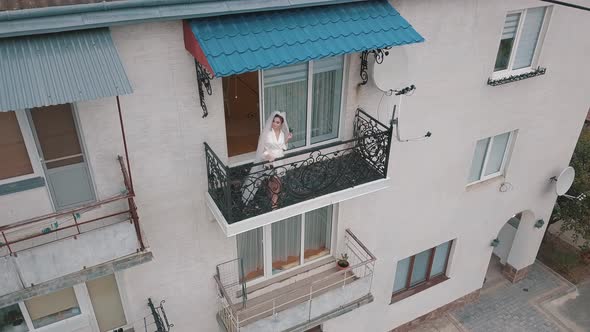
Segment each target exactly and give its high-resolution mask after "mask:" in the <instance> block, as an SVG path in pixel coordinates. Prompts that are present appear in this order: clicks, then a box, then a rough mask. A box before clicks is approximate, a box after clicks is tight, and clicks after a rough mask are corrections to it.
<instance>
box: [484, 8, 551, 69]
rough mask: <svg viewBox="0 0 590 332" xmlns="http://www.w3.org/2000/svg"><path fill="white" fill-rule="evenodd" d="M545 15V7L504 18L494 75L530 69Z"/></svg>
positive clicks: (536, 51) (546, 13)
mask: <svg viewBox="0 0 590 332" xmlns="http://www.w3.org/2000/svg"><path fill="white" fill-rule="evenodd" d="M548 12H549V10H548V7H537V8H529V9H525V10H521V11H517V12H511V13H508V14H507V15H506V19H505V21H504V27H503V29H502V36H501V38H500V46H499V47H498V53H497V55H496V62H495V65H494V72H495V75H498V76H501V75H502V74H515V73H514V72H515V71H517V72H518V73H520V72H526V71H529V70H530V69H531V67H533V63H534V60H535V56H536V55H537V54H538V45H539V43H540V37H541V31H542V28H543V24H544V22H545V21H546V20H547V19H546V17H547V16H548ZM518 73H516V74H518Z"/></svg>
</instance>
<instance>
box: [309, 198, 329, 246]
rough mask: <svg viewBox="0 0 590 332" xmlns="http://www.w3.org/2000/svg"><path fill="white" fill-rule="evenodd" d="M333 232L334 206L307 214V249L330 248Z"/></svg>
mask: <svg viewBox="0 0 590 332" xmlns="http://www.w3.org/2000/svg"><path fill="white" fill-rule="evenodd" d="M331 234H332V206H327V207H323V208H321V209H317V210H313V211H310V212H307V213H306V214H305V241H304V242H305V247H304V248H305V251H306V256H307V250H313V251H317V250H321V249H328V250H329V249H330V243H331V242H330V241H331Z"/></svg>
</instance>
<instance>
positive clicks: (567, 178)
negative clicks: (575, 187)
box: [555, 166, 576, 196]
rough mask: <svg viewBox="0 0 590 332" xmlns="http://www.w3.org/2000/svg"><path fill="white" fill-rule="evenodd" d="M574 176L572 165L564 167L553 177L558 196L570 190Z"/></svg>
mask: <svg viewBox="0 0 590 332" xmlns="http://www.w3.org/2000/svg"><path fill="white" fill-rule="evenodd" d="M575 177H576V171H575V170H574V168H573V167H571V166H568V167H566V168H565V169H564V170H563V171H561V173H560V174H559V176H558V177H557V178H556V179H555V192H556V193H557V195H558V196H563V195H565V193H566V192H567V191H568V190H570V188H571V186H572V184H574V178H575Z"/></svg>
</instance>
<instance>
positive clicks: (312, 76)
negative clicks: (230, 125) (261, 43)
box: [262, 56, 344, 148]
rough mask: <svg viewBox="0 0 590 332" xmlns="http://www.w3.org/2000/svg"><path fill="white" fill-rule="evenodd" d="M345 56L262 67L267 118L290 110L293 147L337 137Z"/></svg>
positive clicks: (288, 115)
mask: <svg viewBox="0 0 590 332" xmlns="http://www.w3.org/2000/svg"><path fill="white" fill-rule="evenodd" d="M343 67H344V56H336V57H330V58H324V59H320V60H315V61H310V62H307V63H300V64H295V65H290V66H285V67H279V68H273V69H267V70H263V72H262V77H263V86H264V90H263V94H264V119H266V118H268V117H269V116H270V114H271V113H272V112H274V111H282V112H286V113H287V122H288V124H289V128H290V129H292V130H293V138H292V139H291V141H290V142H289V145H290V148H299V147H304V146H309V145H311V144H316V143H320V142H324V141H327V140H330V139H334V138H337V137H338V135H339V125H340V106H341V99H342V75H343Z"/></svg>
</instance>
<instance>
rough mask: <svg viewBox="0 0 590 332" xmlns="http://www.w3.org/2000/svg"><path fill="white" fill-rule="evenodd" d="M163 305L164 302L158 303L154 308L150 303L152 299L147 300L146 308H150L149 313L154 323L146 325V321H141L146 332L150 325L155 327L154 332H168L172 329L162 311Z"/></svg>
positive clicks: (172, 325)
mask: <svg viewBox="0 0 590 332" xmlns="http://www.w3.org/2000/svg"><path fill="white" fill-rule="evenodd" d="M164 303H166V301H164V300H162V301H160V305H159V306H157V307H156V306H155V305H154V303H153V302H152V299H151V298H148V307H149V308H150V313H151V316H152V317H153V319H154V322H153V323H150V324H148V321H147V319H146V318H144V319H143V321H144V326H145V331H146V332H148V325H151V324H154V325H156V331H155V332H169V331H170V329H172V328H173V327H174V324H170V322H168V317H167V316H166V311H164Z"/></svg>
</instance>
